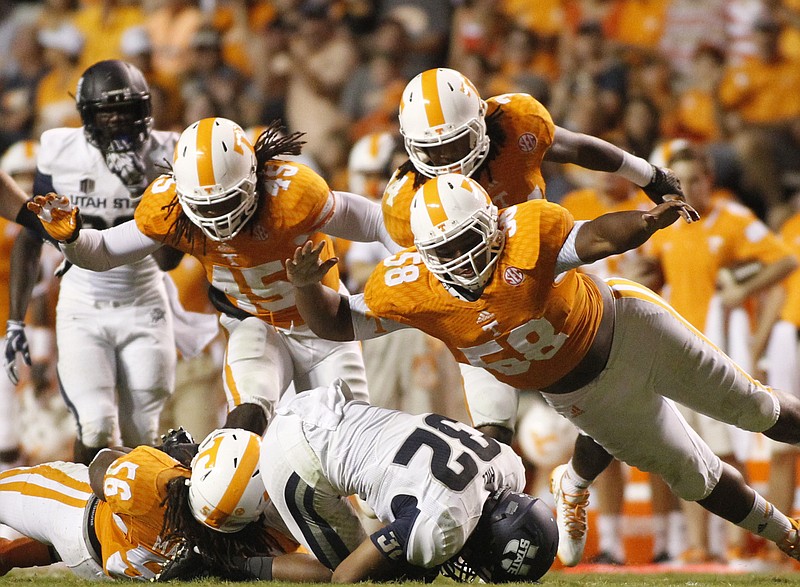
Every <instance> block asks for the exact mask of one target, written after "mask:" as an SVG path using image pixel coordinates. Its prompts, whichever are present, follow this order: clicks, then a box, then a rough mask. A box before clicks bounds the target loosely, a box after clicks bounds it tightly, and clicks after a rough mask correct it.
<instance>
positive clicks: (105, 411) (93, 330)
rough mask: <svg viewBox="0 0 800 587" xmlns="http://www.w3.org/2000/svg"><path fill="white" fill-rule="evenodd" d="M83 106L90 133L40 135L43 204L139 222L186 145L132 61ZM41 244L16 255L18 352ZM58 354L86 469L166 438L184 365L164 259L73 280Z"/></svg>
mask: <svg viewBox="0 0 800 587" xmlns="http://www.w3.org/2000/svg"><path fill="white" fill-rule="evenodd" d="M76 100H77V107H78V110H79V112H80V114H81V120H82V121H83V126H82V127H81V128H56V129H52V130H48V131H46V132H45V133H43V134H42V137H41V141H40V143H41V147H40V151H39V156H38V161H37V173H36V178H35V182H34V193H35V194H44V193H48V192H51V191H57V192H58V193H60V194H64V195H66V196H68V197H69V199H70V201H71V202H73V203H74V204H75V205H77V206H80V207H81V209H82V210H83V211H84V212H85V214H84V216H83V221H84V223H85V224H86V225H88V226H92V227H94V228H106V227H109V226H114V225H117V224H120V223H122V222H125V221H126V220H129V219H131V218H132V217H133V212H134V209H135V207H136V205H137V201H138V198H139V197H140V196H141V195H142V192H143V191H144V189H145V188H146V187H147V185H148V184H149V182H150V181H151V180H153V179H154V178H155V177H157V176H158V175H160V174H161V173H162V172H163V170H164V167H163V166H164V165H166V164H167V163H166V162H168V161H170V160H171V158H172V153H173V150H174V148H175V143H176V141H177V138H178V136H177V134H176V133H171V132H164V131H157V130H152V116H151V104H150V91H149V88H148V86H147V82H146V81H145V79H144V76H143V75H142V73H141V72H140V71H139V70H138V69H136V68H135V67H133V66H132V65H130V64H128V63H125V62H123V61H119V60H108V61H101V62H99V63H96V64H94V65H92V66H91V67H89V68H88V69H87V70H86V71H85V72H84V74H83V76H82V77H81V79H80V81H79V82H78V88H77V93H76ZM41 242H42V241H41V239H40V238H39V237H38V236H37V235H34V234H33V233H32V232H29V231H25V232H23V233H22V234H21V235H20V237H19V238H18V239H17V242H16V244H15V247H14V251H13V253H12V270H11V277H10V311H9V323H8V329H9V331H11V330H13V331H14V332H15V333H16V337H15V338H12V337H11V336H9V338H8V340H7V343H6V344H7V345H9V344H12V345H14V344H16V345H19V344H20V340H19V339H20V338H23V337H24V336H25V332H24V324H23V320H24V316H25V311H26V309H27V306H28V301H29V299H30V292H31V288H32V286H33V282H34V280H35V277H36V275H37V269H38V258H39V251H40V249H41ZM165 250H168V249H165ZM178 259H179V257H178ZM164 268H169V266H168V262H165V264H164ZM56 344H57V348H58V376H59V379H60V382H61V386H62V393H63V396H64V398H65V400H66V402H67V405H68V406H69V408H70V410H71V411H72V413H73V415H74V416H75V420H76V422H77V431H78V433H77V440H76V444H75V459H76V460H77V461H79V462H83V463H88V462H89V461H90V460H91V459H92V457H93V456H94V455H95V454H97V452H99V451H100V450H101V449H103V448H105V447H107V446H109V445H111V444H112V443H117V444H118V443H119V442H120V440H121V441H122V443H123V444H125V445H127V446H137V445H139V444H152V443H153V442H154V441H155V440H156V439H157V438H158V435H157V431H158V420H159V414H160V412H161V409H162V407H163V406H164V403H165V401H166V400H167V398H168V397H169V394H170V393H171V392H172V388H173V385H174V371H175V361H176V354H175V342H174V336H173V332H172V313H171V311H170V306H169V301H168V297H167V291H166V289H165V286H164V278H163V273H162V271H161V269H160V268H159V264H158V263H157V262H156V259H155V258H154V257H152V256H148V257H145V258H143V259H141V260H139V261H137V262H135V263H130V264H128V265H124V266H121V267H118V268H115V269H113V270H110V271H106V272H104V273H95V272H93V271H87V270H84V269H81V268H79V267H72V268H70V269H69V270H68V271H66V272H65V273H64V274H63V276H62V278H61V287H60V292H59V300H58V306H57V310H56ZM17 348H18V347H17ZM11 356H12V357H13V356H14V355H13V353H12V354H11ZM12 363H13V361H12ZM10 369H11V371H12V373H13V371H14V369H13V365H11V366H10Z"/></svg>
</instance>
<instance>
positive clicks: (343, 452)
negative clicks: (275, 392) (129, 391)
mask: <svg viewBox="0 0 800 587" xmlns="http://www.w3.org/2000/svg"><path fill="white" fill-rule="evenodd" d="M260 468H261V477H262V479H263V480H264V485H265V487H266V489H267V493H268V494H269V496H270V499H271V500H272V503H273V504H274V505H275V506H276V507H277V509H278V511H279V512H280V514H281V516H282V517H283V520H284V522H286V525H287V526H288V527H289V530H290V531H291V532H292V535H293V536H294V537H295V539H296V540H297V541H298V542H300V543H301V544H303V545H304V546H305V547H306V548H307V549H309V550H310V551H311V552H313V553H314V554H315V555H316V557H317V558H318V559H319V560H320V561H321V562H322V563H323V564H324V565H325V566H327V567H328V568H330V569H332V570H334V573H333V578H332V582H334V583H355V582H358V581H365V580H391V579H397V578H403V577H404V578H420V577H426V578H432V576H435V575H436V574H437V571H439V570H441V571H442V572H444V573H445V574H447V575H450V576H451V577H453V578H456V579H460V580H465V579H466V578H467V576H465V573H466V574H469V573H470V570H471V571H472V576H473V578H474V574H475V573H477V574H478V575H479V576H480V577H481V579H483V580H484V581H487V582H493V583H502V582H507V581H535V580H536V579H538V578H539V577H541V576H542V575H544V574H545V573H546V572H547V570H548V569H549V568H550V565H551V564H552V563H553V560H554V558H555V554H556V549H557V547H558V532H557V529H556V525H555V520H554V518H553V514H552V512H551V510H550V509H549V508H548V507H547V506H545V505H544V504H543V503H542V502H541V501H540V500H538V499H535V498H532V497H530V496H528V495H525V494H524V493H520V492H521V491H522V490H523V488H524V486H525V470H524V467H523V465H522V461H521V460H520V458H519V457H518V456H517V455H516V454H515V453H514V451H513V450H512V449H511V448H510V447H509V446H507V445H503V444H500V443H499V442H497V441H495V440H494V439H492V438H489V437H488V436H485V435H483V434H481V433H480V432H478V431H477V430H475V429H474V428H471V427H470V426H467V425H466V424H463V423H461V422H456V421H455V420H451V419H450V418H447V417H445V416H441V415H438V414H421V415H417V416H413V415H411V414H407V413H405V412H400V411H396V410H388V409H385V408H381V407H378V406H370V405H369V404H366V403H364V402H360V401H352V395H351V393H350V390H349V388H348V387H347V384H346V383H344V382H343V381H341V380H336V381H334V382H333V384H331V385H330V386H328V387H320V388H316V389H313V390H310V391H306V392H303V393H301V394H299V395H298V396H297V397H295V398H294V399H293V400H292V401H291V402H289V403H285V404H284V405H282V406H279V407H278V409H277V413H276V416H275V418H274V420H273V421H272V423H271V424H270V426H269V428H268V429H267V433H266V435H265V436H264V439H263V440H262V442H261V467H260ZM352 494H357V495H359V496H360V497H361V498H362V499H363V500H365V501H366V502H367V503H368V504H369V505H370V506H371V507H372V509H373V510H374V511H375V514H376V515H377V517H378V519H379V520H381V521H382V522H384V523H385V524H386V526H385V527H383V528H382V529H380V530H378V531H377V532H375V533H373V534H372V535H371V536H369V537H367V536H365V535H364V531H363V529H362V528H361V526H360V525H359V523H358V518H357V517H356V515H355V513H354V512H353V510H352V509H351V507H350V502H349V501H348V500H346V499H344V497H343V496H347V495H352Z"/></svg>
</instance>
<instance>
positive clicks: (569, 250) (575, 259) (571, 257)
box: [555, 220, 588, 275]
mask: <svg viewBox="0 0 800 587" xmlns="http://www.w3.org/2000/svg"><path fill="white" fill-rule="evenodd" d="M587 222H588V221H587V220H580V221H576V222H575V225H574V226H573V227H572V230H570V231H569V234H568V235H567V240H566V241H564V244H563V245H562V246H561V250H560V251H559V252H558V257H557V258H556V270H555V275H561V274H562V273H563V272H564V271H569V270H570V269H575V268H576V267H580V266H581V265H585V262H584V261H581V258H580V257H579V256H578V252H577V251H576V250H575V239H576V238H577V237H578V231H579V230H580V229H581V227H582V226H583V225H584V224H586V223H587Z"/></svg>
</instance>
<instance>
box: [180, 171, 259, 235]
mask: <svg viewBox="0 0 800 587" xmlns="http://www.w3.org/2000/svg"><path fill="white" fill-rule="evenodd" d="M177 193H178V201H179V202H180V203H181V207H182V208H183V212H184V214H186V216H187V217H188V218H189V220H191V221H192V222H193V223H194V224H195V225H197V226H198V227H199V228H200V230H202V231H203V234H205V235H206V236H207V237H208V238H210V239H211V240H214V241H225V240H230V239H232V238H233V237H235V236H236V235H237V234H239V232H240V231H241V230H242V228H244V225H245V224H247V221H248V220H250V217H251V216H252V215H253V213H254V212H255V210H256V207H257V206H258V199H257V198H256V178H255V169H254V170H253V175H252V177H246V178H243V179H242V180H241V182H239V184H238V185H236V186H234V187H232V188H230V189H228V190H223V189H222V188H221V186H219V185H214V186H204V187H198V188H195V189H194V190H192V191H191V192H189V193H187V192H184V191H182V190H180V189H178V190H177Z"/></svg>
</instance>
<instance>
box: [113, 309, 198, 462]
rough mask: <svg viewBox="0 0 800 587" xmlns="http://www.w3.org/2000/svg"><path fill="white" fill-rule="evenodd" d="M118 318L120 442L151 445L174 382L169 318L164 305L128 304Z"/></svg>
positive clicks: (131, 444)
mask: <svg viewBox="0 0 800 587" xmlns="http://www.w3.org/2000/svg"><path fill="white" fill-rule="evenodd" d="M117 319H119V320H121V321H122V322H120V324H119V328H120V330H119V332H118V336H119V339H118V343H119V345H118V347H117V357H118V371H117V373H118V382H119V386H118V387H119V413H120V419H119V422H120V424H119V427H120V433H121V436H122V444H123V445H124V446H138V445H140V444H154V443H155V442H156V441H157V439H158V432H159V428H158V425H159V418H160V415H161V411H162V410H163V409H164V405H165V404H166V402H167V399H168V398H169V396H170V395H171V394H172V391H173V388H174V385H175V363H176V361H177V356H176V351H175V339H174V336H173V329H172V317H171V314H170V313H169V312H165V311H164V306H130V307H127V308H125V312H120V313H119V315H118V316H117ZM197 409H204V408H203V406H197ZM125 416H127V417H125Z"/></svg>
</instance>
